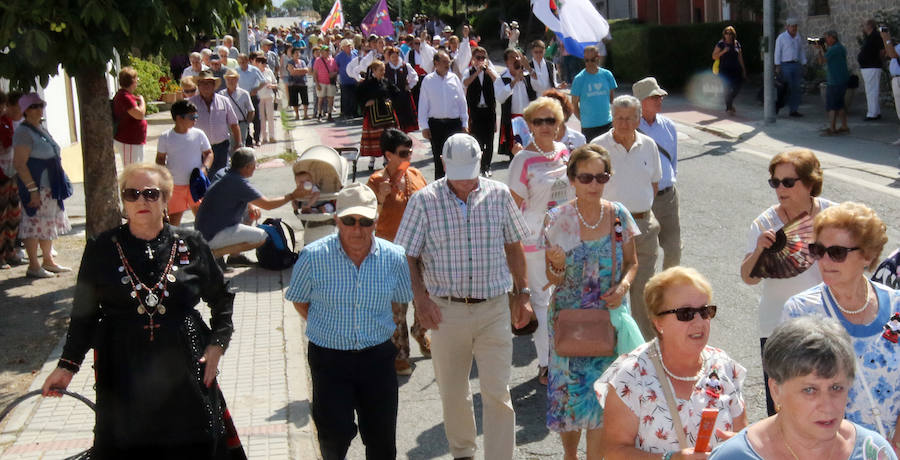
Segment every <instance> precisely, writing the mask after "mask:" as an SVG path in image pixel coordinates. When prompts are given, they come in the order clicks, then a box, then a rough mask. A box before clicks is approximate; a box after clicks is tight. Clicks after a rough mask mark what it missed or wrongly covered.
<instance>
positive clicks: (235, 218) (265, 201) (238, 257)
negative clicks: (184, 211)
mask: <svg viewBox="0 0 900 460" xmlns="http://www.w3.org/2000/svg"><path fill="white" fill-rule="evenodd" d="M255 171H256V157H255V155H254V152H253V149H251V148H249V147H243V148H240V149H237V150H236V151H235V152H234V155H232V156H231V167H230V168H229V169H228V170H227V172H226V173H225V175H224V176H222V178H221V179H219V180H217V181H216V182H214V183H213V184H212V186H211V187H210V188H209V190H207V191H206V195H205V196H204V197H203V201H202V202H201V203H200V209H199V210H198V211H197V219H196V221H195V222H194V226H195V227H196V228H197V231H199V232H200V233H201V234H202V235H203V238H204V239H206V241H207V242H208V243H209V247H210V249H212V250H213V254H214V255H216V256H224V254H229V256H228V265H249V264H250V260H249V259H247V257H246V256H244V255H242V254H241V252H243V251H249V250H251V249H256V248H258V247H260V246H262V245H263V243H265V242H266V231H265V230H263V229H261V228H259V227H256V226H251V225H245V222H246V223H250V222H252V221H254V220H256V219H258V218H259V216H260V209H265V210H267V211H268V210H270V209H275V208H278V207H280V206H284V205H285V204H287V203H290V202H291V201H293V200H296V199H298V198H301V197H302V196H304V195H306V194H309V192H308V191H306V190H303V189H302V188H301V187H297V188H296V189H294V190H293V191H292V192H291V193H288V194H286V195H284V196H283V197H279V198H268V197H266V196H264V195H263V194H262V192H260V191H259V190H257V189H256V187H254V186H253V185H252V184H250V177H251V176H253V173H254V172H255ZM245 215H247V216H248V217H249V218H248V219H245V218H244V216H245ZM223 259H224V257H223ZM223 262H224V260H223ZM221 264H222V263H221V262H220V265H221Z"/></svg>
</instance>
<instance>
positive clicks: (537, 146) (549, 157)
mask: <svg viewBox="0 0 900 460" xmlns="http://www.w3.org/2000/svg"><path fill="white" fill-rule="evenodd" d="M531 143H532V144H534V149H535V150H537V151H538V153H540V154H541V155H542V156H543V157H544V158H546V159H548V160H552V159H553V157H555V156H556V152H554V151H552V150H551V151H550V152H549V153H547V152H545V151H543V150H541V146H539V145H538V143H537V142H536V141H531Z"/></svg>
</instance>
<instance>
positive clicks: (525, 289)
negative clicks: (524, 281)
mask: <svg viewBox="0 0 900 460" xmlns="http://www.w3.org/2000/svg"><path fill="white" fill-rule="evenodd" d="M516 294H524V295H527V296H528V297H531V289H529V288H527V287H524V288H522V289H519V292H516Z"/></svg>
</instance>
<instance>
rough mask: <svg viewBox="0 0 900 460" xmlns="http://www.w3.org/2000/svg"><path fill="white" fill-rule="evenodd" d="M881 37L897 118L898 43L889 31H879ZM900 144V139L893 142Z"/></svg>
mask: <svg viewBox="0 0 900 460" xmlns="http://www.w3.org/2000/svg"><path fill="white" fill-rule="evenodd" d="M881 39H882V40H884V53H885V55H886V56H887V57H888V58H890V60H891V62H890V65H889V66H888V70H890V72H891V91H892V92H893V93H894V108H895V109H897V118H900V43H897V41H896V40H892V39H891V33H890V32H887V31H881ZM894 144H895V145H900V139H898V140H897V141H896V142H894Z"/></svg>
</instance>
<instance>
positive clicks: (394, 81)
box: [384, 46, 419, 133]
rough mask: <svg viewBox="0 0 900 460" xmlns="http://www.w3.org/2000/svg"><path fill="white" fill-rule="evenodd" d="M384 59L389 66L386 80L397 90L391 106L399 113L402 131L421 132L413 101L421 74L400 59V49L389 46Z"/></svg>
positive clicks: (398, 118)
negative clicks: (413, 89) (413, 90)
mask: <svg viewBox="0 0 900 460" xmlns="http://www.w3.org/2000/svg"><path fill="white" fill-rule="evenodd" d="M384 57H385V60H386V61H387V65H386V66H385V69H384V78H385V79H386V80H387V81H388V82H390V83H391V85H393V86H394V87H395V88H396V91H394V93H393V94H391V104H392V105H393V106H394V110H395V111H396V113H397V121H398V122H399V123H400V129H401V130H403V132H406V133H409V132H412V131H418V130H419V121H418V115H417V114H416V103H415V102H414V101H413V99H412V92H411V91H412V88H413V87H415V86H416V83H418V81H419V74H417V73H416V71H415V70H414V69H413V68H412V66H411V65H409V63H407V62H404V61H403V59H401V58H400V49H399V48H394V47H393V46H389V47H387V48H385V49H384Z"/></svg>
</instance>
